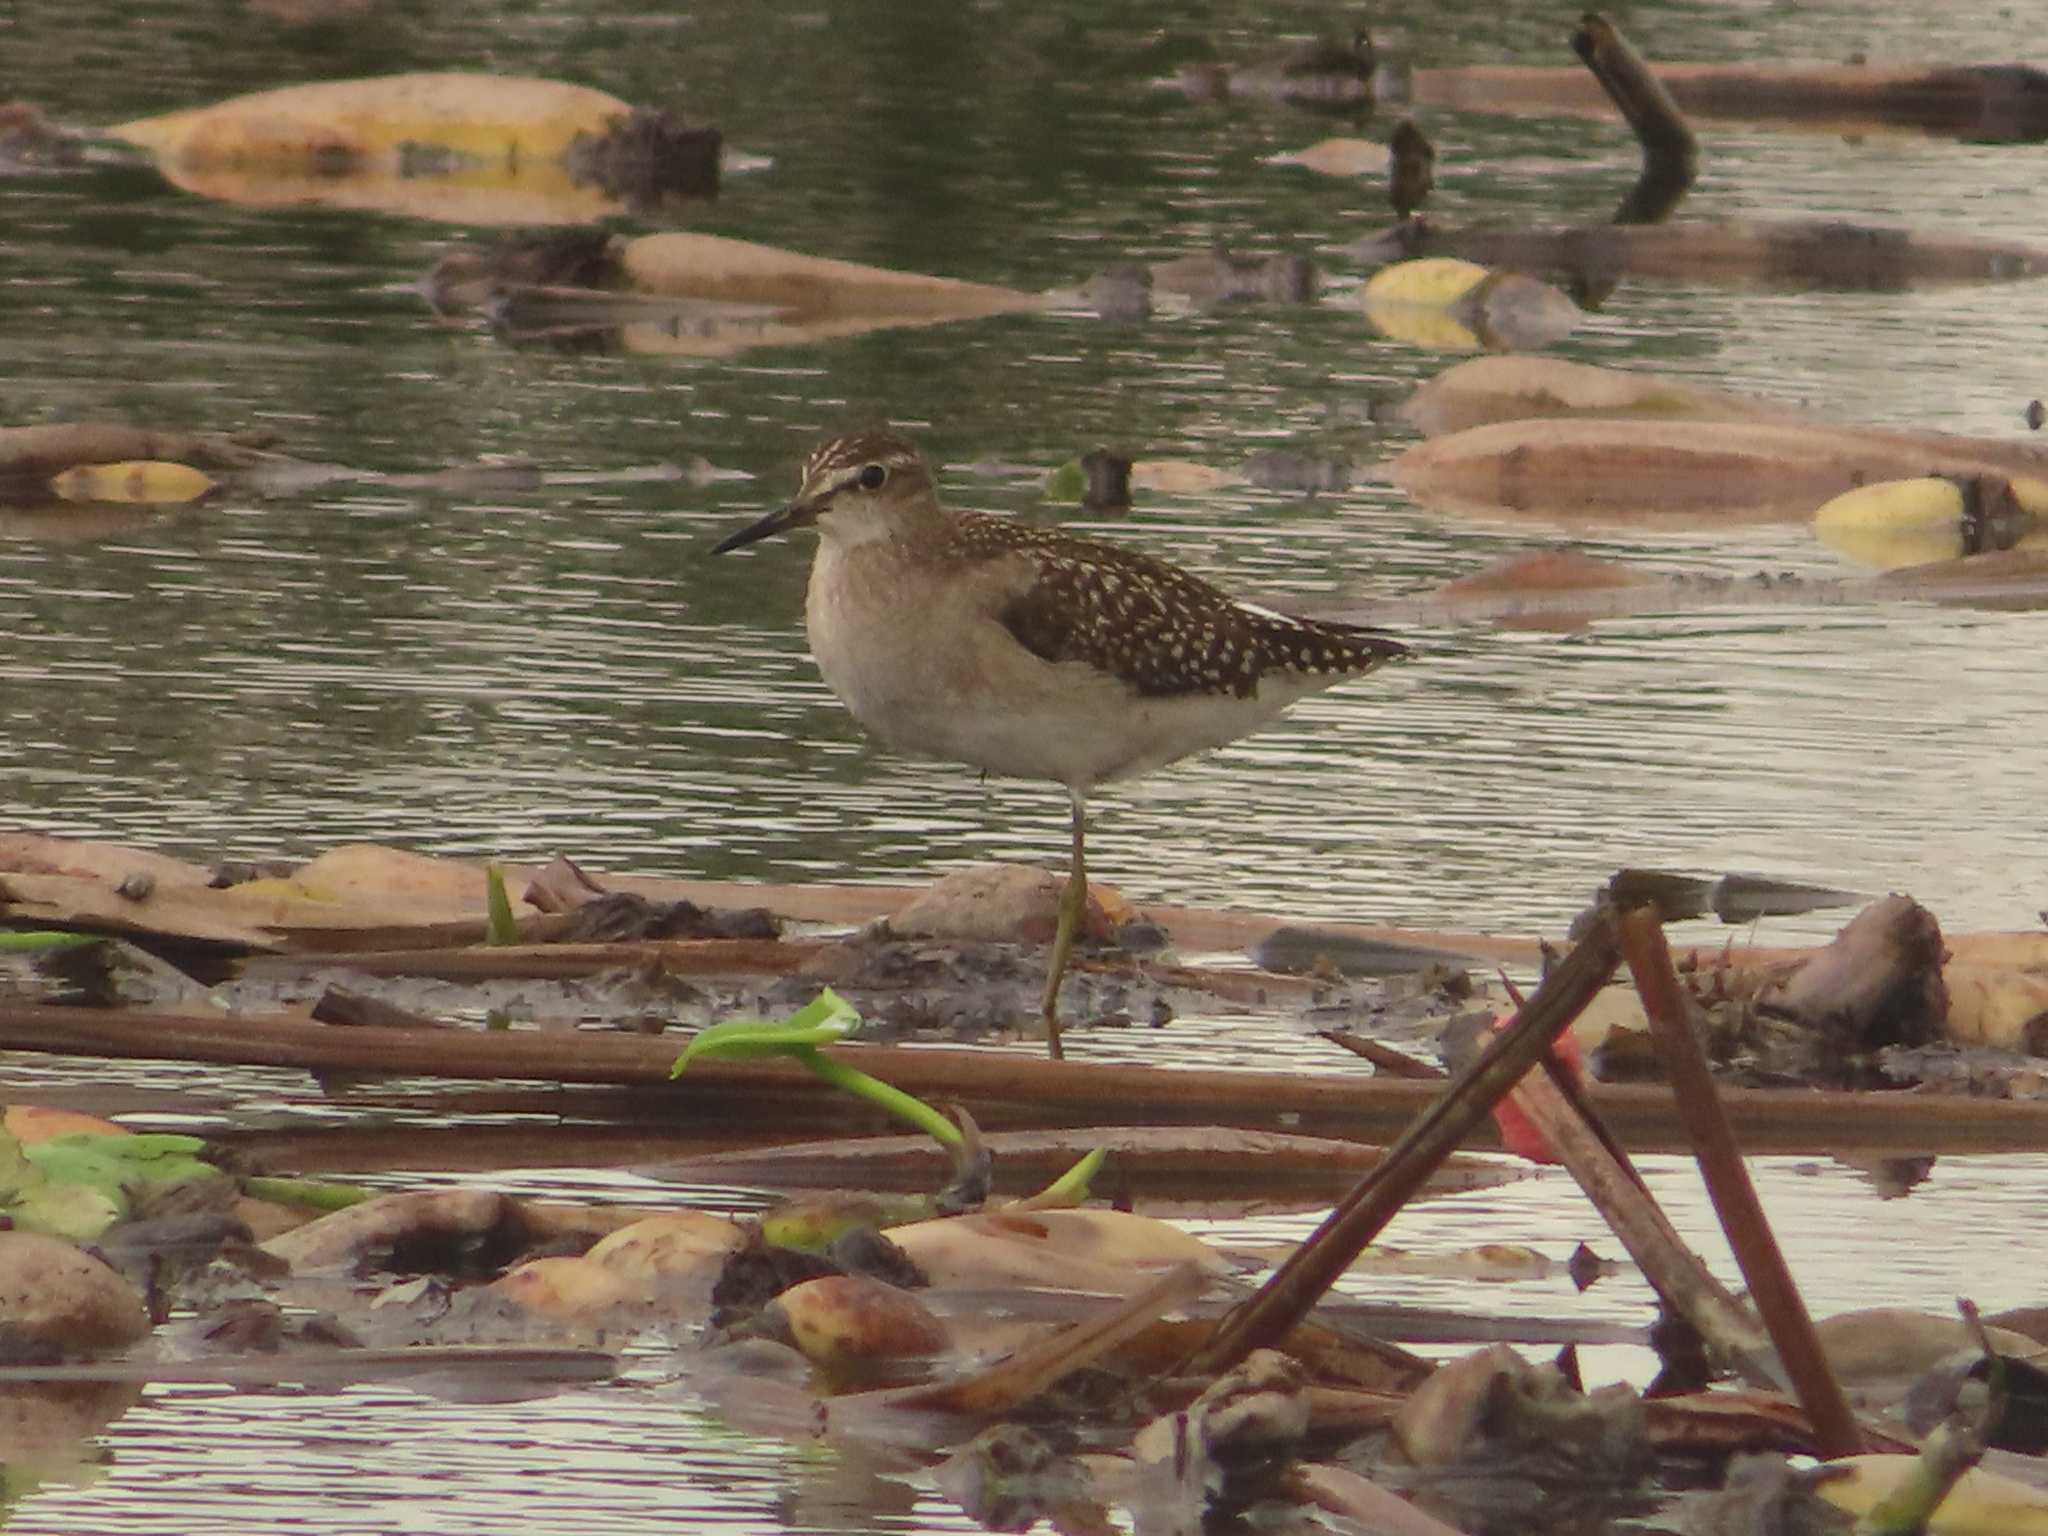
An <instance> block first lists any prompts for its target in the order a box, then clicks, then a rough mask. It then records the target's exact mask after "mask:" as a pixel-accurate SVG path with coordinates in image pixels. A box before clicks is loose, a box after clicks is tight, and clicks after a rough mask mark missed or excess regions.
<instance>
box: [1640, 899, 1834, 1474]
mask: <svg viewBox="0 0 2048 1536" xmlns="http://www.w3.org/2000/svg"><path fill="white" fill-rule="evenodd" d="M1620 933H1621V949H1622V953H1623V954H1624V955H1625V956H1626V957H1627V960H1628V967H1629V973H1630V974H1631V975H1632V976H1633V977H1634V978H1635V983H1636V990H1637V991H1638V992H1640V993H1641V994H1642V998H1643V1011H1644V1012H1645V1013H1647V1014H1648V1015H1649V1019H1650V1027H1651V1029H1652V1030H1653V1031H1654V1032H1655V1034H1656V1036H1657V1043H1658V1045H1659V1047H1660V1048H1661V1049H1662V1052H1663V1055H1664V1060H1665V1063H1666V1066H1667V1068H1668V1069H1669V1071H1670V1073H1671V1086H1672V1091H1673V1093H1674V1094H1675V1095H1676V1098H1677V1102H1678V1113H1679V1116H1680V1118H1681V1119H1683V1121H1684V1122H1685V1128H1686V1133H1687V1134H1688V1135H1689V1136H1690V1137H1691V1138H1692V1143H1693V1148H1694V1154H1695V1156H1696V1157H1697V1158H1698V1159H1699V1165H1700V1175H1701V1177H1702V1178H1703V1179H1704V1180H1705V1181H1706V1185H1707V1194H1708V1197H1709V1198H1710V1199H1711V1200H1712V1201H1713V1204H1714V1212H1715V1214H1716V1215H1717V1216H1719V1217H1720V1219H1721V1227H1722V1230H1723V1231H1725V1232H1726V1233H1727V1234H1728V1245H1729V1247H1730V1248H1732V1249H1733V1250H1734V1252H1735V1262H1736V1264H1737V1265H1739V1266H1740V1267H1741V1270H1742V1278H1743V1279H1744V1280H1745V1281H1746V1282H1748V1285H1749V1291H1750V1296H1751V1298H1752V1300H1753V1301H1754V1303H1755V1305H1756V1309H1757V1311H1758V1313H1759V1314H1761V1316H1762V1317H1763V1321H1764V1327H1765V1328H1766V1329H1767V1330H1768V1331H1769V1333H1770V1335H1771V1342H1772V1343H1773V1344H1774V1345H1776V1346H1777V1350H1778V1358H1779V1360H1780V1361H1781V1362H1783V1364H1784V1367H1785V1374H1786V1376H1787V1377H1788V1378H1789V1379H1790V1380H1791V1383H1792V1389H1793V1391H1794V1392H1795V1393H1797V1394H1798V1397H1799V1401H1800V1405H1801V1406H1802V1407H1804V1408H1805V1410H1806V1416H1807V1418H1808V1419H1809V1420H1810V1421H1811V1422H1812V1424H1813V1432H1814V1437H1815V1439H1816V1440H1817V1441H1818V1443H1819V1444H1820V1446H1821V1447H1822V1451H1823V1454H1824V1455H1826V1456H1830V1457H1833V1456H1853V1455H1855V1454H1857V1453H1858V1452H1860V1451H1862V1449H1863V1436H1862V1434H1861V1433H1860V1432H1859V1431H1858V1430H1857V1428H1856V1420H1855V1417H1854V1416H1853V1415H1852V1414H1851V1413H1850V1411H1849V1404H1848V1400H1847V1399H1846V1398H1844V1397H1843V1395H1842V1388H1841V1384H1840V1383H1839V1382H1837V1381H1836V1380H1835V1376H1834V1372H1833V1371H1832V1370H1831V1369H1830V1368H1829V1366H1828V1362H1827V1356H1826V1355H1824V1354H1823V1353H1822V1352H1821V1347H1820V1340H1819V1339H1818V1338H1817V1337H1816V1336H1815V1334H1814V1331H1813V1320H1812V1318H1811V1317H1809V1316H1808V1315H1807V1311H1806V1303H1805V1301H1804V1300H1803V1299H1802V1298H1801V1297H1800V1295H1799V1288H1798V1287H1797V1286H1796V1285H1795V1284H1794V1283H1793V1281H1792V1272H1791V1270H1790V1269H1789V1268H1788V1267H1787V1266H1786V1264H1785V1256H1784V1254H1783V1253H1782V1252H1780V1251H1779V1248H1778V1245H1777V1242H1776V1241H1775V1240H1774V1239H1773V1238H1772V1236H1771V1228H1770V1223H1769V1222H1768V1221H1767V1220H1766V1219H1765V1216H1764V1211H1763V1205H1762V1203H1761V1202H1760V1201H1759V1200H1758V1199H1757V1194H1756V1186H1755V1185H1754V1184H1752V1183H1751V1182H1750V1177H1749V1168H1748V1166H1747V1165H1746V1164H1745V1163H1744V1162H1743V1159H1742V1152H1741V1149H1740V1148H1739V1147H1737V1145H1736V1143H1735V1133H1734V1131H1733V1129H1732V1128H1731V1127H1730V1126H1729V1124H1728V1117H1727V1115H1726V1114H1725V1113H1724V1112H1723V1111H1722V1108H1721V1101H1720V1097H1719V1095H1718V1094H1717V1093H1716V1092H1715V1089H1714V1080H1713V1077H1712V1074H1711V1073H1709V1071H1708V1070H1707V1062H1706V1057H1705V1056H1704V1055H1702V1054H1701V1052H1700V1047H1699V1042H1698V1041H1697V1040H1696V1039H1694V1038H1693V1033H1692V1026H1691V1025H1690V1024H1689V1023H1688V1022H1687V1019H1686V1003H1685V994H1684V992H1683V991H1682V990H1681V988H1680V986H1679V981H1678V973H1677V971H1676V970H1675V969H1673V967H1672V964H1671V949H1670V946H1669V945H1667V944H1666V943H1665V941H1664V928H1663V925H1662V923H1661V922H1660V921H1659V920H1658V916H1657V913H1656V912H1655V910H1654V909H1652V908H1649V907H1636V908H1634V909H1632V910H1631V911H1628V912H1626V913H1624V914H1622V917H1621V920H1620Z"/></svg>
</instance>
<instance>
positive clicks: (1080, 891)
mask: <svg viewBox="0 0 2048 1536" xmlns="http://www.w3.org/2000/svg"><path fill="white" fill-rule="evenodd" d="M1069 793H1070V794H1071V795H1072V796H1073V801H1074V854H1073V863H1072V864H1071V865H1070V866H1069V867H1068V870H1067V883H1066V885H1065V887H1064V888H1063V889H1062V890H1061V891H1060V920H1059V927H1058V928H1056V929H1055V930H1054V932H1053V936H1052V959H1051V960H1050V961H1049V962H1048V966H1047V972H1046V978H1045V1046H1046V1051H1047V1053H1048V1054H1049V1055H1050V1056H1051V1057H1052V1059H1053V1060H1054V1061H1062V1060H1064V1059H1065V1058H1066V1053H1065V1052H1064V1051H1062V1050H1061V1049H1060V1008H1059V1003H1060V979H1061V978H1062V977H1063V976H1065V975H1066V973H1067V956H1068V955H1069V954H1070V953H1072V951H1073V948H1074V934H1075V931H1076V930H1077V929H1079V928H1080V926H1081V918H1082V916H1083V914H1085V913H1086V912H1087V910H1088V865H1087V862H1086V860H1085V859H1084V858H1083V857H1082V853H1081V832H1082V826H1083V824H1084V821H1085V819H1086V817H1085V812H1084V810H1083V802H1082V799H1081V795H1080V792H1079V791H1078V790H1073V791H1069Z"/></svg>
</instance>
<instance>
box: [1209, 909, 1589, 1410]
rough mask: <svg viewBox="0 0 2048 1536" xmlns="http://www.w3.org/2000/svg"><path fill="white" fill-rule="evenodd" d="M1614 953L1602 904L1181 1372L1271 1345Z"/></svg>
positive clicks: (1496, 1095) (1524, 1062) (1221, 1364)
mask: <svg viewBox="0 0 2048 1536" xmlns="http://www.w3.org/2000/svg"><path fill="white" fill-rule="evenodd" d="M1620 955H1621V951H1620V947H1619V943H1618V939H1617V935H1616V930H1615V924H1614V912H1613V909H1612V908H1611V907H1609V906H1606V905H1604V904H1603V905H1602V906H1601V907H1600V908H1599V909H1598V910H1597V914H1596V918H1595V921H1594V922H1593V924H1592V925H1591V929H1590V931H1589V932H1588V933H1587V934H1586V936H1585V937H1584V938H1583V939H1581V940H1580V942H1579V944H1578V946H1577V947H1576V948H1574V949H1573V950H1572V952H1571V953H1570V954H1569V955H1568V956H1566V957H1565V959H1564V961H1563V963H1562V964H1560V965H1559V966H1558V967H1557V968H1556V969H1555V970H1554V971H1552V972H1551V973H1550V975H1549V976H1548V977H1547V978H1546V979H1545V980H1544V983H1543V985H1542V986H1540V987H1538V988H1537V989H1536V994H1535V996H1533V997H1531V998H1530V999H1529V1002H1528V1005H1527V1006H1526V1007H1524V1008H1522V1009H1521V1010H1520V1011H1519V1012H1518V1013H1517V1014H1516V1016H1515V1020H1514V1022H1513V1023H1512V1024H1510V1025H1509V1026H1508V1027H1507V1028H1506V1029H1504V1030H1503V1031H1501V1033H1500V1034H1498V1035H1496V1036H1495V1037H1494V1039H1493V1040H1492V1042H1491V1043H1490V1044H1489V1045H1488V1046H1487V1047H1486V1049H1485V1050H1484V1051H1482V1052H1481V1053H1480V1054H1479V1056H1478V1057H1477V1059H1475V1060H1474V1061H1473V1063H1472V1064H1471V1065H1470V1066H1469V1067H1467V1068H1466V1069H1465V1071H1464V1072H1463V1073H1461V1074H1460V1075H1459V1076H1458V1078H1457V1079H1456V1080H1455V1081H1454V1082H1453V1083H1452V1084H1451V1085H1450V1087H1449V1088H1448V1089H1447V1090H1446V1091H1445V1092H1444V1093H1443V1094H1442V1095H1441V1096H1440V1097H1439V1098H1437V1099H1436V1100H1435V1101H1434V1102H1433V1103H1431V1105H1430V1106H1429V1108H1428V1109H1426V1110H1425V1111H1424V1112H1423V1113H1422V1115H1421V1116H1420V1117H1419V1118H1417V1119H1416V1120H1415V1121H1414V1122H1413V1123H1412V1124H1411V1125H1410V1126H1409V1127H1408V1129H1407V1130H1406V1131H1404V1132H1403V1133H1402V1135H1401V1137H1400V1139H1399V1140H1398V1141H1396V1142H1395V1143H1394V1145H1393V1146H1392V1147H1390V1148H1388V1150H1387V1155H1386V1157H1385V1159H1384V1160H1383V1161H1382V1162H1381V1163H1380V1165H1379V1167H1378V1168H1376V1169H1374V1170H1373V1171H1372V1172H1371V1173H1369V1174H1367V1175H1366V1176H1365V1178H1363V1179H1361V1180H1360V1181H1359V1183H1358V1185H1357V1187H1356V1188H1354V1189H1353V1190H1352V1191H1351V1193H1350V1194H1349V1195H1347V1196H1345V1197H1344V1199H1343V1200H1342V1201H1340V1202H1339V1203H1338V1205H1337V1207H1336V1208H1335V1209H1334V1210H1332V1211H1331V1212H1330V1214H1329V1216H1328V1217H1327V1218H1325V1219H1324V1221H1323V1224H1322V1225H1321V1226H1320V1227H1318V1228H1317V1229H1316V1230H1315V1232H1314V1233H1313V1234H1312V1235H1311V1236H1310V1237H1309V1239H1308V1241H1307V1242H1305V1243H1303V1244H1302V1245H1301V1246H1300V1247H1299V1248H1297V1249H1296V1250H1295V1251H1294V1254H1293V1255H1292V1257H1290V1258H1289V1259H1288V1260H1287V1262H1286V1263H1284V1264H1282V1265H1281V1266H1280V1268H1279V1269H1278V1270H1276V1271H1275V1272H1274V1273H1273V1275H1272V1277H1271V1278H1270V1279H1268V1280H1267V1281H1266V1283H1265V1284H1264V1285H1262V1286H1260V1287H1259V1289H1258V1291H1257V1293H1256V1294H1254V1295H1253V1296H1252V1297H1251V1299H1250V1300H1248V1301H1246V1302H1245V1303H1244V1304H1243V1305H1241V1306H1239V1307H1237V1308H1235V1309H1233V1310H1232V1311H1231V1312H1230V1313H1229V1314H1228V1315H1227V1316H1226V1317H1225V1318H1224V1319H1223V1321H1222V1322H1221V1323H1219V1324H1218V1325H1217V1327H1216V1330H1215V1332H1213V1333H1212V1334H1211V1335H1210V1336H1209V1341H1208V1342H1207V1343H1206V1344H1204V1345H1203V1346H1202V1347H1201V1348H1200V1349H1198V1350H1196V1351H1195V1353H1194V1356H1193V1357H1192V1358H1191V1359H1190V1360H1189V1361H1188V1364H1187V1366H1186V1367H1185V1368H1184V1372H1183V1373H1184V1374H1193V1375H1201V1376H1215V1375H1220V1374H1222V1373H1223V1372H1224V1371H1227V1370H1229V1369H1231V1368H1232V1367H1233V1366H1235V1365H1237V1364H1238V1363H1239V1362H1241V1361H1242V1360H1243V1359H1244V1358H1245V1356H1247V1355H1249V1354H1250V1353H1251V1352H1252V1351H1253V1350H1255V1349H1268V1348H1274V1347H1277V1346H1278V1345H1279V1343H1280V1341H1281V1340H1282V1339H1284V1338H1285V1337H1286V1336H1287V1334H1288V1333H1289V1331H1291V1330H1292V1329H1293V1328H1294V1326H1295V1324H1297V1323H1298V1322H1300V1321H1301V1319H1302V1318H1303V1317H1305V1316H1306V1315H1307V1314H1308V1312H1309V1309H1310V1308H1312V1307H1313V1306H1314V1305H1315V1304H1316V1302H1317V1301H1318V1300H1319V1299H1321V1297H1322V1295H1323V1293H1324V1292H1325V1291H1327V1290H1328V1289H1329V1288H1330V1286H1331V1284H1332V1283H1333V1282H1334V1281H1335V1280H1336V1278H1337V1277H1338V1276H1339V1275H1341V1274H1342V1273H1344V1271H1345V1270H1347V1269H1349V1268H1350V1267H1351V1263H1352V1261H1353V1260H1354V1259H1356V1258H1357V1257H1358V1255H1359V1254H1360V1253H1361V1252H1362V1251H1363V1250H1364V1248H1365V1246H1366V1244H1368V1243H1370V1242H1371V1241H1372V1240H1373V1238H1374V1237H1376V1236H1378V1235H1379V1232H1380V1230H1381V1229H1382V1228H1383V1227H1385V1226H1386V1224H1387V1223H1388V1221H1390V1220H1391V1219H1392V1218H1393V1217H1394V1215H1395V1213H1396V1212H1398V1211H1399V1210H1400V1209H1401V1207H1402V1206H1403V1205H1405V1204H1407V1202H1408V1200H1409V1198H1410V1197H1411V1196H1412V1195H1413V1194H1414V1193H1415V1191H1416V1190H1418V1189H1420V1188H1421V1187H1422V1185H1423V1183H1424V1181H1426V1180H1427V1179H1428V1177H1429V1175H1430V1173H1431V1172H1432V1171H1433V1170H1434V1169H1435V1168H1436V1167H1437V1165H1438V1164H1440V1163H1441V1162H1442V1161H1443V1160H1444V1159H1445V1158H1446V1157H1448V1156H1449V1155H1450V1154H1451V1152H1452V1151H1453V1150H1454V1149H1455V1148H1456V1147H1457V1146H1458V1144H1459V1143H1460V1142H1461V1141H1463V1140H1464V1138H1465V1136H1466V1134H1467V1133H1468V1132H1469V1131H1471V1130H1472V1128H1473V1127H1474V1126H1476V1125H1477V1124H1478V1123H1479V1122H1480V1121H1481V1120H1483V1119H1484V1118H1485V1117H1486V1115H1487V1114H1488V1112H1489V1111H1491V1110H1492V1108H1493V1106H1494V1105H1495V1103H1497V1102H1498V1101H1499V1100H1500V1099H1501V1097H1502V1096H1503V1095H1505V1094H1506V1093H1507V1092H1508V1091H1509V1090H1510V1089H1512V1088H1513V1087H1514V1085H1515V1084H1516V1083H1517V1082H1518V1081H1520V1079H1521V1078H1522V1077H1523V1076H1524V1075H1525V1074H1526V1073H1527V1072H1528V1071H1529V1069H1530V1068H1531V1067H1533V1066H1535V1065H1536V1063H1537V1062H1539V1061H1540V1060H1542V1059H1543V1057H1544V1056H1545V1055H1546V1054H1548V1052H1549V1050H1550V1043H1551V1042H1552V1041H1553V1040H1555V1039H1556V1038H1557V1037H1558V1036H1559V1035H1560V1034H1562V1033H1563V1032H1564V1031H1565V1030H1566V1029H1568V1028H1570V1026H1571V1022H1572V1020H1573V1019H1575V1018H1577V1017H1578V1016H1579V1013H1580V1011H1581V1010H1583V1009H1584V1008H1585V1006H1586V1005H1587V1004H1588V1003H1589V1002H1591V1001H1592V1000H1593V998H1594V996H1595V995H1596V994H1597V993H1598V992H1599V990H1600V989H1601V988H1602V987H1603V986H1605V985H1606V984H1607V978H1608V977H1609V976H1610V975H1612V974H1613V972H1614V967H1615V966H1616V964H1617V963H1619V960H1620Z"/></svg>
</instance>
